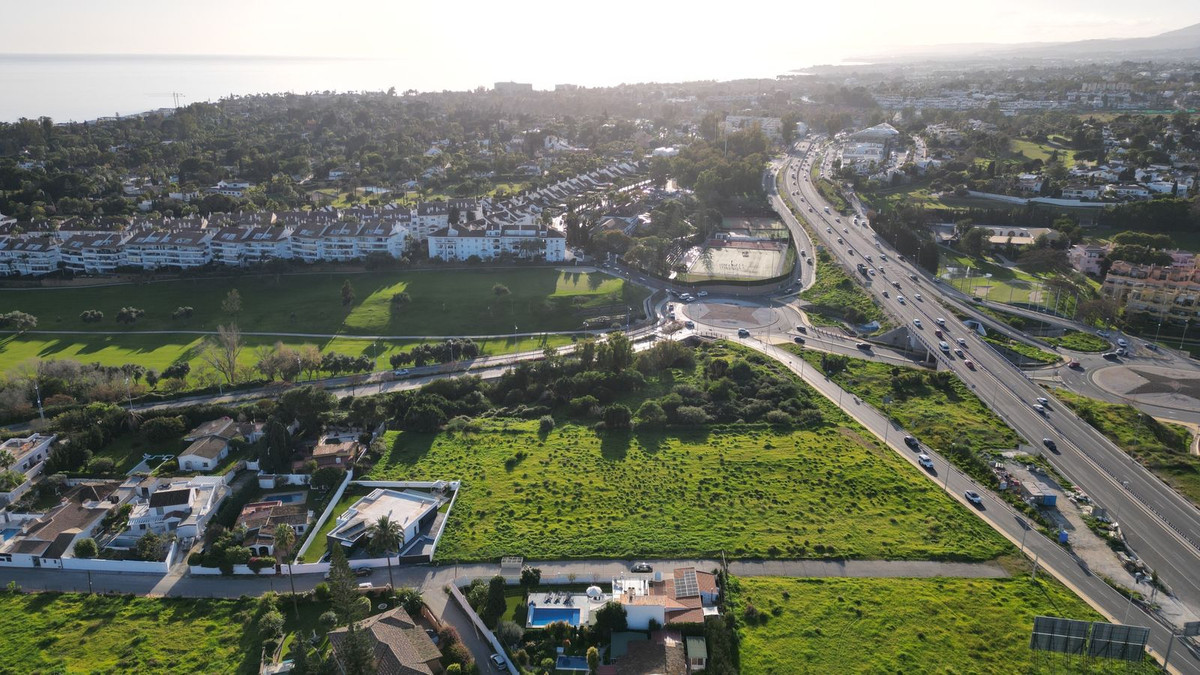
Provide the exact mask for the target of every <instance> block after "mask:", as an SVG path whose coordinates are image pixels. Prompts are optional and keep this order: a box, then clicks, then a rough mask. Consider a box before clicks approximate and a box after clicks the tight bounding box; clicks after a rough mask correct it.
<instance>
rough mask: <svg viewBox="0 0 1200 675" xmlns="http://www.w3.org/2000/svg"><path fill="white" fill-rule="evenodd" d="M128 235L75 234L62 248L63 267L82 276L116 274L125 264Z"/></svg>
mask: <svg viewBox="0 0 1200 675" xmlns="http://www.w3.org/2000/svg"><path fill="white" fill-rule="evenodd" d="M131 236H132V235H131V234H130V233H128V232H72V233H70V234H69V235H67V239H66V241H64V242H63V243H62V246H60V247H59V248H60V252H61V256H62V262H63V266H64V267H66V268H67V269H69V270H71V271H73V272H76V273H81V274H112V273H113V272H116V271H117V268H118V267H121V266H122V265H124V264H125V242H126V241H128V240H129V238H130V237H131Z"/></svg>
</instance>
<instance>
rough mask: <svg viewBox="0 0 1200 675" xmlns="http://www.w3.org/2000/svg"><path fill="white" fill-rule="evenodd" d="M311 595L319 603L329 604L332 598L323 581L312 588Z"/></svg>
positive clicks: (327, 586) (327, 585)
mask: <svg viewBox="0 0 1200 675" xmlns="http://www.w3.org/2000/svg"><path fill="white" fill-rule="evenodd" d="M313 595H314V596H316V598H317V600H318V601H320V602H329V599H330V598H331V597H333V596H332V595H331V594H330V592H329V584H327V583H325V582H324V581H322V582H321V583H319V584H317V585H316V586H314V587H313Z"/></svg>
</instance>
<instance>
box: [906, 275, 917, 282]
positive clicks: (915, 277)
mask: <svg viewBox="0 0 1200 675" xmlns="http://www.w3.org/2000/svg"><path fill="white" fill-rule="evenodd" d="M908 278H909V279H912V280H913V281H919V280H918V279H917V275H915V274H910V275H908Z"/></svg>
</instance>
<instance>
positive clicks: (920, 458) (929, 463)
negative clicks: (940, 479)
mask: <svg viewBox="0 0 1200 675" xmlns="http://www.w3.org/2000/svg"><path fill="white" fill-rule="evenodd" d="M917 464H920V465H921V466H923V467H925V468H926V469H932V468H933V458H932V457H930V456H929V455H927V454H925V453H923V452H922V453H921V454H919V455H917Z"/></svg>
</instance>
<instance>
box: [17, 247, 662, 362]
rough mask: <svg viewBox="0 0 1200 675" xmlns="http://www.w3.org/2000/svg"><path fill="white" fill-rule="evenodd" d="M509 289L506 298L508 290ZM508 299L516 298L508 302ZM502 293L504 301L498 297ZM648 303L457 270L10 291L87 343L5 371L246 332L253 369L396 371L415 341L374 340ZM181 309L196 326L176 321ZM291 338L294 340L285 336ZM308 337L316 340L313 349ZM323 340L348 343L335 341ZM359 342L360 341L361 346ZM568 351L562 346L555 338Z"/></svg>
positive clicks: (536, 327) (531, 273) (23, 351)
mask: <svg viewBox="0 0 1200 675" xmlns="http://www.w3.org/2000/svg"><path fill="white" fill-rule="evenodd" d="M347 279H348V280H349V281H350V283H351V285H352V286H353V288H354V295H355V300H354V302H352V303H351V304H350V305H349V306H343V305H342V295H341V287H342V283H343V282H344V281H346V280H347ZM497 285H499V287H502V288H499V287H497ZM235 288H236V289H237V290H238V292H239V293H240V294H241V298H242V308H241V311H240V312H238V313H237V314H236V315H234V314H230V313H228V312H225V311H223V310H222V307H221V305H222V302H223V301H224V299H225V297H226V295H227V294H228V293H229V291H230V290H232V289H235ZM505 289H507V290H505ZM498 291H499V292H498ZM399 293H408V297H409V299H410V300H409V302H407V303H405V304H398V305H393V304H392V302H391V299H392V296H393V295H396V294H399ZM645 296H646V291H645V289H643V288H640V287H638V286H635V285H632V284H628V283H626V282H625V281H624V280H621V279H616V278H614V277H610V276H608V275H606V274H601V273H590V274H584V273H574V272H563V271H558V270H553V269H531V270H498V271H491V270H488V271H473V270H453V271H451V270H447V271H432V272H409V273H373V274H358V275H328V274H319V275H294V276H282V277H274V276H262V277H241V278H235V279H204V280H187V281H172V282H165V283H161V284H158V283H156V284H141V285H136V286H133V285H131V286H112V287H104V288H72V289H47V290H19V291H0V305H4V306H6V307H9V308H10V309H19V310H23V311H27V312H30V313H31V314H34V315H35V316H37V317H38V319H39V323H38V327H39V328H40V329H41V330H43V331H50V330H68V331H87V332H89V333H92V334H83V335H48V334H46V333H37V332H34V333H31V334H26V335H23V336H20V337H16V336H11V335H7V336H4V337H3V338H0V371H3V370H8V369H10V368H12V367H13V366H15V365H16V364H19V363H21V362H22V361H26V360H28V359H31V358H41V359H47V358H70V359H75V360H78V361H82V362H93V361H96V362H100V363H103V364H106V365H120V364H123V363H130V362H132V363H138V364H141V365H143V366H146V367H148V368H156V369H162V368H164V367H166V366H167V365H169V364H171V363H172V362H174V361H176V360H179V359H186V360H189V361H191V360H194V359H195V358H196V355H197V352H198V351H199V347H200V344H201V336H199V335H195V334H188V333H179V332H175V333H169V332H168V333H164V334H160V335H139V334H130V331H159V330H161V331H213V330H215V329H216V327H217V325H218V324H227V323H231V322H233V323H237V324H238V326H239V327H240V328H241V329H242V331H243V332H264V333H270V334H271V335H268V336H247V337H246V340H245V341H246V344H247V347H248V348H247V349H246V350H245V352H244V353H243V361H245V362H247V363H252V362H253V361H254V353H253V352H254V347H256V346H262V345H271V344H274V343H275V342H276V341H280V340H282V341H283V342H284V343H285V344H288V345H293V346H296V345H300V344H304V343H309V344H316V345H317V346H319V347H320V348H321V349H322V350H325V351H338V352H341V353H345V354H351V355H358V354H362V353H364V352H366V351H367V350H371V351H370V352H369V353H372V354H374V355H376V356H378V357H379V359H378V363H380V364H382V365H381V367H386V364H387V357H388V356H390V354H391V353H393V352H394V351H396V350H403V349H404V348H405V347H406V346H409V345H411V344H413V343H414V342H415V341H414V340H394V341H381V342H379V343H378V344H375V345H374V347H373V346H372V345H373V341H372V340H371V339H369V338H368V339H361V336H371V335H412V336H422V335H430V336H439V335H502V334H508V333H527V332H539V331H564V330H575V329H578V328H581V327H582V326H583V322H584V320H585V319H586V318H588V317H591V316H596V315H613V314H621V315H624V314H625V312H626V311H627V308H628V307H633V308H634V309H635V310H637V309H638V308H640V306H641V302H642V300H643V299H644V298H645ZM125 306H133V307H137V308H140V309H143V310H145V312H146V314H145V316H143V317H142V318H141V319H140V320H138V321H137V322H136V323H134V324H132V325H128V326H126V325H124V324H118V323H117V322H116V316H117V312H118V311H119V310H120V309H121V308H122V307H125ZM178 307H192V308H193V312H194V313H193V315H192V317H191V318H186V319H182V318H181V319H172V318H171V315H172V313H173V312H174V311H175V309H176V308H178ZM89 309H95V310H99V311H101V312H103V313H104V319H103V321H101V322H99V323H84V322H83V321H82V320H81V319H80V318H79V315H80V314H81V313H82V312H83V311H85V310H89ZM288 333H291V334H293V335H286V334H288ZM303 334H316V335H317V336H314V337H307V338H306V337H304V336H303ZM320 335H337V336H338V337H334V338H327V337H319V336H320ZM354 336H359V339H355V338H354ZM550 340H551V343H552V344H555V345H557V344H565V343H566V342H567V341H568V339H567V338H563V337H553V338H550ZM540 341H541V338H514V339H508V338H503V339H502V341H493V342H490V343H489V344H487V345H485V347H484V349H485V353H492V354H498V353H505V352H511V351H518V350H520V349H523V348H532V349H537V348H539V345H534V344H533V343H535V342H540Z"/></svg>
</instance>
